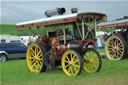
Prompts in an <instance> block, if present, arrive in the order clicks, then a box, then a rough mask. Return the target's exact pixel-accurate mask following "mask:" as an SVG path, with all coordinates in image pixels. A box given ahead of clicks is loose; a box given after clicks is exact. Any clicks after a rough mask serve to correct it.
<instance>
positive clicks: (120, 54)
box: [105, 36, 127, 60]
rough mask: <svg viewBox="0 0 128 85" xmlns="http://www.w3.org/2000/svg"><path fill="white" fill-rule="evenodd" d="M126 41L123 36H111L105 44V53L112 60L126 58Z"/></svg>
mask: <svg viewBox="0 0 128 85" xmlns="http://www.w3.org/2000/svg"><path fill="white" fill-rule="evenodd" d="M126 48H127V45H126V41H125V40H124V38H123V37H122V36H111V37H110V38H108V39H107V41H106V44H105V53H106V55H107V57H108V59H110V60H120V59H122V58H124V57H125V56H126V53H127V52H126V50H127V49H126Z"/></svg>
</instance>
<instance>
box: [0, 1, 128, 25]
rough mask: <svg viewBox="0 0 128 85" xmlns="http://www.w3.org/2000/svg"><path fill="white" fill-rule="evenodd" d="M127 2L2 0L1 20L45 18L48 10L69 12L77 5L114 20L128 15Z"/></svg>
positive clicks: (3, 21) (15, 20) (10, 21)
mask: <svg viewBox="0 0 128 85" xmlns="http://www.w3.org/2000/svg"><path fill="white" fill-rule="evenodd" d="M127 4H128V2H127V1H124V2H123V1H120V2H115V1H106V2H104V1H68V2H67V1H66V2H65V1H2V2H1V12H2V13H1V20H2V21H1V22H2V23H17V22H22V21H29V20H34V19H39V18H44V17H45V16H44V12H45V11H46V10H48V9H55V8H56V7H65V8H66V9H67V14H69V13H70V9H71V8H73V7H77V8H78V9H79V12H88V11H96V12H103V13H106V14H107V15H108V19H109V20H113V19H116V18H120V17H123V16H125V15H128V11H127V9H128V5H127Z"/></svg>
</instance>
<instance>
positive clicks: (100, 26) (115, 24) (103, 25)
mask: <svg viewBox="0 0 128 85" xmlns="http://www.w3.org/2000/svg"><path fill="white" fill-rule="evenodd" d="M124 26H128V19H122V20H114V21H109V22H102V23H100V24H98V25H97V28H98V29H104V28H118V27H124Z"/></svg>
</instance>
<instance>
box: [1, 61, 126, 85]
mask: <svg viewBox="0 0 128 85" xmlns="http://www.w3.org/2000/svg"><path fill="white" fill-rule="evenodd" d="M102 61H103V62H102V68H101V70H100V72H98V73H87V72H84V71H82V73H81V74H80V75H79V76H76V77H68V76H66V75H65V74H64V72H63V71H62V69H61V70H60V69H50V70H49V69H48V70H47V71H46V72H44V73H32V72H30V71H29V70H28V68H27V64H26V60H10V61H7V62H0V65H1V68H0V69H1V70H0V80H1V84H0V85H128V59H126V60H121V61H110V60H108V59H102Z"/></svg>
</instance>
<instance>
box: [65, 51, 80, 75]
mask: <svg viewBox="0 0 128 85" xmlns="http://www.w3.org/2000/svg"><path fill="white" fill-rule="evenodd" d="M62 68H63V71H64V72H65V74H66V75H68V76H76V75H77V74H78V73H79V70H80V60H79V58H78V55H77V54H76V53H74V52H73V51H68V52H66V53H65V54H64V55H63V58H62Z"/></svg>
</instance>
